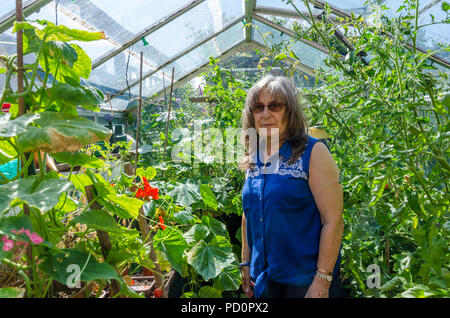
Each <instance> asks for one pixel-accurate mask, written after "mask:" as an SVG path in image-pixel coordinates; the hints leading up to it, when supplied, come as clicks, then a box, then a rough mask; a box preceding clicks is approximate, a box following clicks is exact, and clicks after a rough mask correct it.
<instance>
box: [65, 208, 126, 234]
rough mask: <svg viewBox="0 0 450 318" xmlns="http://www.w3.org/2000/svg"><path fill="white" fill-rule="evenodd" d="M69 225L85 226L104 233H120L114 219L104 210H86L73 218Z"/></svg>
mask: <svg viewBox="0 0 450 318" xmlns="http://www.w3.org/2000/svg"><path fill="white" fill-rule="evenodd" d="M71 223H73V224H77V223H80V224H86V225H87V226H88V227H91V228H94V229H96V230H102V231H106V232H117V233H121V232H122V231H121V229H120V227H119V225H118V224H117V221H116V219H114V217H112V216H111V215H110V214H109V213H108V212H106V211H104V210H87V211H85V212H83V213H82V214H80V215H78V216H77V217H76V218H74V219H73V220H72V221H71Z"/></svg>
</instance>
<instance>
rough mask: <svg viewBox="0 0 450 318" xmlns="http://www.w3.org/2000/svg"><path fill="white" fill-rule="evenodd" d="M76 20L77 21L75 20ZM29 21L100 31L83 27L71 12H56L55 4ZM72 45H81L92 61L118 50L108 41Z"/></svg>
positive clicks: (51, 4) (36, 13)
mask: <svg viewBox="0 0 450 318" xmlns="http://www.w3.org/2000/svg"><path fill="white" fill-rule="evenodd" d="M74 18H75V19H74ZM27 19H29V20H36V19H41V20H47V21H50V22H52V23H55V24H58V25H65V26H67V27H68V28H71V29H78V30H83V31H96V30H100V29H94V28H92V27H91V28H88V27H87V26H83V25H82V24H80V22H81V20H79V19H78V16H77V15H76V14H75V15H73V14H72V13H71V12H68V11H67V10H64V11H61V10H58V12H56V11H55V5H54V3H53V2H51V3H49V4H48V5H46V6H45V7H43V8H42V9H40V10H39V11H37V12H35V13H33V14H32V15H31V16H29V17H28V18H27ZM77 21H78V22H77ZM70 43H74V44H77V45H79V46H80V47H81V48H82V49H83V50H84V51H85V52H86V54H87V55H89V57H90V58H91V60H93V61H94V60H95V59H96V58H98V57H99V56H101V55H102V54H103V53H104V52H105V51H107V50H111V49H114V48H116V47H117V46H115V45H113V44H112V43H111V42H108V41H107V40H99V41H94V42H80V41H71V42H70Z"/></svg>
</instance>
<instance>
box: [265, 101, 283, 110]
mask: <svg viewBox="0 0 450 318" xmlns="http://www.w3.org/2000/svg"><path fill="white" fill-rule="evenodd" d="M282 106H283V105H282V104H278V103H270V104H269V106H268V107H269V110H270V111H271V112H277V111H279V110H280V109H281V107H282Z"/></svg>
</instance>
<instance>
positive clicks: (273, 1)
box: [256, 0, 307, 10]
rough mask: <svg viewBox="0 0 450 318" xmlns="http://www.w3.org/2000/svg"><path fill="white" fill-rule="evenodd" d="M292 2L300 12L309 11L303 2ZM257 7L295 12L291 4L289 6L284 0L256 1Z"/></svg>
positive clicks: (299, 0) (298, 0)
mask: <svg viewBox="0 0 450 318" xmlns="http://www.w3.org/2000/svg"><path fill="white" fill-rule="evenodd" d="M292 2H293V3H294V4H295V6H296V7H297V8H298V9H299V10H307V8H306V6H305V4H304V3H303V1H302V0H294V1H292ZM256 7H271V8H279V9H285V10H293V7H292V5H291V4H287V3H286V1H282V0H256Z"/></svg>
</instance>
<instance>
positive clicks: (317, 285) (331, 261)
mask: <svg viewBox="0 0 450 318" xmlns="http://www.w3.org/2000/svg"><path fill="white" fill-rule="evenodd" d="M309 186H310V189H311V192H312V195H313V197H314V200H315V202H316V205H317V208H318V209H319V212H320V218H321V220H322V226H323V227H322V232H321V234H320V245H319V258H318V261H317V267H318V268H320V269H323V270H325V271H327V272H329V273H331V272H333V269H334V266H335V264H336V260H337V257H338V255H339V249H340V246H341V242H342V234H343V232H344V222H343V218H342V210H343V192H342V185H341V184H339V169H338V167H337V165H336V163H335V162H334V160H333V157H332V156H331V154H330V152H329V151H328V148H327V147H326V146H325V145H324V144H323V143H322V142H317V143H316V144H315V145H314V147H313V149H312V152H311V158H310V163H309ZM330 284H331V283H330V282H328V281H326V280H324V279H322V278H319V277H317V276H314V281H313V283H312V284H311V286H310V288H309V289H308V292H307V293H306V296H305V297H328V289H329V287H330Z"/></svg>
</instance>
